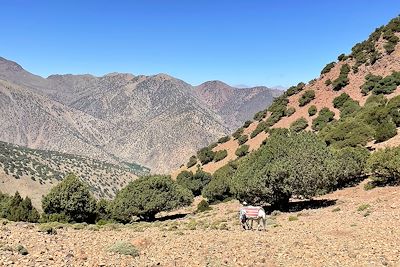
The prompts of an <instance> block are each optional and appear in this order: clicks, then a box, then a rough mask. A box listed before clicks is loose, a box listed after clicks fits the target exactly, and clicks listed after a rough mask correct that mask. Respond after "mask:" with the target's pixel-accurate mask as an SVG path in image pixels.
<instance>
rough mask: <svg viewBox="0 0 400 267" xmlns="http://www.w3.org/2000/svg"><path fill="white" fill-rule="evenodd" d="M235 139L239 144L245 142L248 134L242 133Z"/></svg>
mask: <svg viewBox="0 0 400 267" xmlns="http://www.w3.org/2000/svg"><path fill="white" fill-rule="evenodd" d="M237 140H238V143H239V145H243V144H244V143H246V142H247V140H249V136H248V135H247V134H246V135H242V136H240V137H239V138H238V139H237Z"/></svg>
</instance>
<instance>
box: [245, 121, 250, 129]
mask: <svg viewBox="0 0 400 267" xmlns="http://www.w3.org/2000/svg"><path fill="white" fill-rule="evenodd" d="M251 123H252V121H246V122H245V123H244V125H243V128H248V127H249V126H250V124H251Z"/></svg>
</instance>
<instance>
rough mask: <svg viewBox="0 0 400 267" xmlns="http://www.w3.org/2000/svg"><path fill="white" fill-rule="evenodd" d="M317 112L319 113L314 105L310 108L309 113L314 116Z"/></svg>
mask: <svg viewBox="0 0 400 267" xmlns="http://www.w3.org/2000/svg"><path fill="white" fill-rule="evenodd" d="M315 114H317V107H316V106H315V105H312V106H310V107H309V108H308V115H310V116H314V115H315Z"/></svg>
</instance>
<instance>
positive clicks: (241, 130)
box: [232, 127, 244, 139]
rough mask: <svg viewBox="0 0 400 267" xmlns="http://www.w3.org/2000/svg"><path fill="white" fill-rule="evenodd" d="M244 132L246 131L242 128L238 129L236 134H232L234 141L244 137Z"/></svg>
mask: <svg viewBox="0 0 400 267" xmlns="http://www.w3.org/2000/svg"><path fill="white" fill-rule="evenodd" d="M243 132H244V129H243V127H241V128H239V129H237V130H236V132H234V133H233V134H232V136H233V138H234V139H238V138H239V137H240V136H242V134H243Z"/></svg>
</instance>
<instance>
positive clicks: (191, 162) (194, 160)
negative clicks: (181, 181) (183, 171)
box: [186, 156, 197, 168]
mask: <svg viewBox="0 0 400 267" xmlns="http://www.w3.org/2000/svg"><path fill="white" fill-rule="evenodd" d="M196 163H197V157H196V156H191V157H190V158H189V162H188V163H187V164H186V167H188V168H191V167H193V166H194V165H196Z"/></svg>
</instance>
